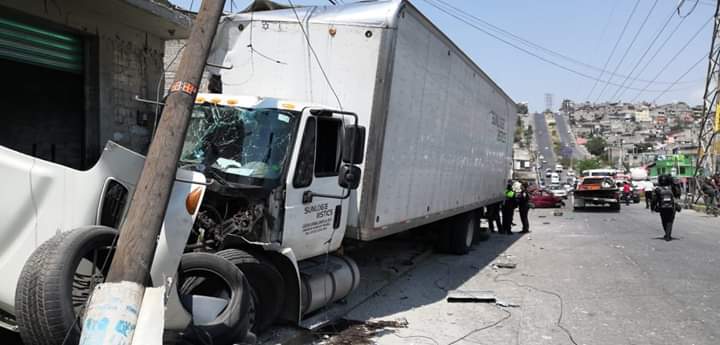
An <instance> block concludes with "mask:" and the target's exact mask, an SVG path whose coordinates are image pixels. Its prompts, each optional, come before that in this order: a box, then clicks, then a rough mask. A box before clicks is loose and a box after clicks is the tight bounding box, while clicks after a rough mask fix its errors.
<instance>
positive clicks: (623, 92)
mask: <svg viewBox="0 0 720 345" xmlns="http://www.w3.org/2000/svg"><path fill="white" fill-rule="evenodd" d="M685 18H687V17H681V19H680V21H679V22H678V23H677V25H675V28H673V30H672V31H671V32H670V34H669V35H668V36H667V37H666V38H665V40H664V41H663V43H662V44H661V45H660V47H658V49H657V50H656V51H655V53H654V54H653V55H652V56H651V57H650V59H648V61H647V62H645V63H644V64H643V67H642V68H641V69H640V72H638V74H637V75H638V76H641V75H643V73H645V70H647V68H648V66H650V63H652V62H653V61H655V58H656V57H657V56H658V55H660V52H661V51H662V50H663V49H664V48H665V45H667V44H668V42H670V39H671V38H672V37H673V36H675V33H676V32H677V31H678V29H680V26H681V25H682V23H683V22H684V21H685ZM651 83H652V81H651ZM627 90H628V89H623V90H622V92H621V93H620V95H618V98H620V97H622V96H623V95H624V94H625V92H627Z"/></svg>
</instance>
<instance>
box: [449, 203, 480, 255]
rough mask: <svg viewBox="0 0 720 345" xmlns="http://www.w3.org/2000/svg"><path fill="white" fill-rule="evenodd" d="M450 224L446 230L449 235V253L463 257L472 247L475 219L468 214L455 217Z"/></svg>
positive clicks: (470, 213)
mask: <svg viewBox="0 0 720 345" xmlns="http://www.w3.org/2000/svg"><path fill="white" fill-rule="evenodd" d="M449 223H450V226H451V228H450V229H448V230H450V231H449V235H450V248H449V249H450V253H452V254H457V255H464V254H467V253H468V252H469V251H470V247H472V243H473V237H474V236H475V228H476V227H477V225H476V223H475V217H474V215H473V214H472V212H468V213H465V214H462V215H459V216H456V217H455V218H454V219H453V220H452V221H451V222H449Z"/></svg>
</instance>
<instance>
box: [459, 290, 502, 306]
mask: <svg viewBox="0 0 720 345" xmlns="http://www.w3.org/2000/svg"><path fill="white" fill-rule="evenodd" d="M446 301H447V302H448V303H495V302H496V301H497V298H496V297H495V293H494V292H492V291H476V290H451V291H448V294H447V298H446Z"/></svg>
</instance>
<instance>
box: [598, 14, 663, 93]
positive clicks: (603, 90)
mask: <svg viewBox="0 0 720 345" xmlns="http://www.w3.org/2000/svg"><path fill="white" fill-rule="evenodd" d="M658 2H659V0H655V2H653V4H652V7H650V11H648V14H647V15H646V16H645V19H643V22H642V24H640V27H639V28H638V30H637V31H636V32H635V35H634V36H633V38H632V40H631V41H630V45H628V47H627V49H625V53H624V54H623V56H622V58H620V62H618V64H617V65H616V66H615V70H613V73H615V72H617V70H618V69H620V66H622V64H623V62H625V58H626V57H627V55H628V53H630V50H632V47H633V45H634V44H635V41H637V38H638V36H640V33H641V32H642V30H643V28H645V24H647V21H648V20H649V19H650V16H651V15H652V13H653V11H655V7H657V4H658ZM609 79H610V80H612V77H610V78H609ZM608 86H609V84H608V83H605V86H603V88H602V90H600V94H598V96H597V98H596V99H595V102H596V103H597V102H598V101H599V100H600V97H602V95H603V93H605V90H606V89H607V87H608Z"/></svg>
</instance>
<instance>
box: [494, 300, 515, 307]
mask: <svg viewBox="0 0 720 345" xmlns="http://www.w3.org/2000/svg"><path fill="white" fill-rule="evenodd" d="M495 305H497V306H498V307H504V308H520V305H519V304H515V303H510V302H505V301H496V302H495Z"/></svg>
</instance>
